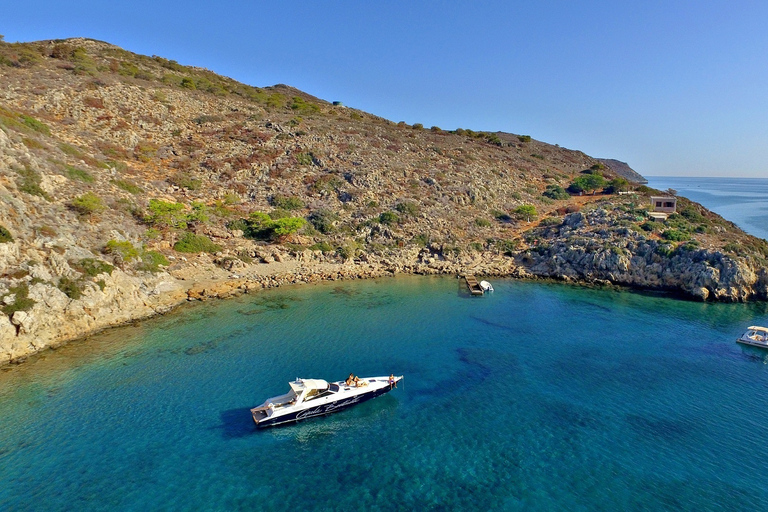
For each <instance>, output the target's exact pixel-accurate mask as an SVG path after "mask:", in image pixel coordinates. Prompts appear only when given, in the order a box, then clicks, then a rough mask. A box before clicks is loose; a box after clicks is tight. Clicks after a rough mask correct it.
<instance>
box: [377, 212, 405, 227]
mask: <svg viewBox="0 0 768 512" xmlns="http://www.w3.org/2000/svg"><path fill="white" fill-rule="evenodd" d="M379 222H380V223H381V224H384V225H387V226H391V225H393V224H397V223H398V222H400V217H398V216H397V214H396V213H394V212H383V213H382V214H381V215H379Z"/></svg>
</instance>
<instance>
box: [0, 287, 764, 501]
mask: <svg viewBox="0 0 768 512" xmlns="http://www.w3.org/2000/svg"><path fill="white" fill-rule="evenodd" d="M494 286H495V288H496V291H495V293H494V294H492V295H490V296H486V297H483V298H470V297H466V296H464V295H462V294H460V293H459V290H460V288H459V285H458V281H457V280H456V279H451V278H428V277H409V278H397V279H385V280H379V281H364V282H349V283H343V284H339V283H335V284H324V285H317V286H307V287H295V288H290V289H278V290H270V291H265V292H262V293H258V294H255V295H251V296H246V297H243V298H240V299H234V300H229V301H222V302H214V303H205V304H201V305H197V306H193V307H188V308H183V309H182V310H180V311H177V312H175V313H173V314H170V315H168V316H165V317H162V318H159V319H155V320H152V321H148V322H144V323H142V324H140V325H139V326H138V327H127V328H121V329H116V330H112V331H110V332H109V333H106V334H105V335H101V336H97V337H93V338H91V339H89V340H87V341H84V342H78V343H73V344H71V345H69V346H67V347H65V348H63V349H60V350H58V351H53V352H48V353H46V354H44V356H43V357H40V358H37V359H35V360H32V361H30V362H28V363H26V364H24V365H21V366H18V367H10V368H6V369H5V370H3V371H1V372H0V509H2V510H50V511H55V510H73V509H74V510H84V511H88V510H137V511H138V510H141V511H144V510H350V509H351V510H387V511H389V510H760V509H765V508H766V507H767V506H768V482H766V479H765V478H762V476H763V475H764V474H765V473H766V469H767V468H768V462H766V461H768V443H766V440H765V437H764V434H765V426H766V425H768V397H767V396H766V393H765V390H766V388H767V387H768V364H766V361H768V358H766V356H767V355H768V354H766V353H762V352H760V351H759V350H757V349H751V350H749V349H744V348H742V347H741V346H740V345H737V344H736V343H735V342H734V340H735V338H736V337H737V336H738V335H739V334H741V332H742V331H743V329H744V327H746V326H747V325H751V324H753V323H757V324H760V323H762V324H768V310H767V309H766V306H765V305H741V304H733V305H723V304H719V305H718V304H702V303H694V302H684V301H679V300H673V299H669V298H666V297H663V296H654V295H641V294H637V293H631V292H625V291H615V290H593V289H581V288H576V287H570V286H565V285H557V284H544V283H529V282H520V281H512V280H496V281H494ZM351 371H353V372H355V373H356V374H358V375H381V374H389V373H390V372H394V373H396V374H404V375H405V376H406V378H405V382H404V385H401V386H400V388H398V389H397V390H395V391H393V392H392V393H390V394H388V395H385V396H383V397H381V398H378V399H376V400H373V401H370V402H367V403H365V404H362V405H360V406H357V407H355V408H353V409H350V410H348V411H345V412H342V413H339V414H336V415H332V416H329V417H326V418H319V419H315V420H310V421H307V422H304V423H300V424H297V425H294V426H289V427H282V428H276V429H271V430H269V429H268V430H262V431H257V430H256V429H255V427H253V425H252V422H251V419H250V416H249V413H248V408H249V407H252V406H254V405H257V404H258V403H260V402H261V401H263V399H264V398H266V397H268V396H273V395H275V394H278V393H282V392H284V391H285V390H287V382H288V381H290V380H293V379H294V378H295V377H297V376H301V377H317V378H326V379H334V380H335V379H340V378H343V377H345V376H346V375H347V374H348V373H349V372H351Z"/></svg>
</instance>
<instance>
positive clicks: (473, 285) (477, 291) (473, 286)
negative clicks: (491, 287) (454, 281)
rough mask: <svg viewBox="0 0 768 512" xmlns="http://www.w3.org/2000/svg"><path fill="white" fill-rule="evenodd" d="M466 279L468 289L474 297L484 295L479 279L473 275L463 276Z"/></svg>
mask: <svg viewBox="0 0 768 512" xmlns="http://www.w3.org/2000/svg"><path fill="white" fill-rule="evenodd" d="M461 277H462V278H463V279H464V282H465V283H467V288H468V289H469V293H471V294H472V295H482V294H483V288H482V287H481V286H480V283H478V282H477V278H476V277H475V276H473V275H472V274H464V275H463V276H461Z"/></svg>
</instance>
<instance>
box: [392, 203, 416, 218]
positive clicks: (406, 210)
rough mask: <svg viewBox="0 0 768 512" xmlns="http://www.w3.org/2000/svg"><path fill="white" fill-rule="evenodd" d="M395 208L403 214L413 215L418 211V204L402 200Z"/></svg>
mask: <svg viewBox="0 0 768 512" xmlns="http://www.w3.org/2000/svg"><path fill="white" fill-rule="evenodd" d="M395 210H397V211H398V212H400V213H402V214H403V215H411V216H413V215H416V214H418V213H419V206H418V205H417V204H416V203H412V202H410V201H403V202H400V203H397V205H396V206H395Z"/></svg>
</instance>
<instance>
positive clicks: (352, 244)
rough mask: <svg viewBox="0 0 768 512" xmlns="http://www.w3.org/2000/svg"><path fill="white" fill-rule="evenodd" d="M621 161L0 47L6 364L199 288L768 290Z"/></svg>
mask: <svg viewBox="0 0 768 512" xmlns="http://www.w3.org/2000/svg"><path fill="white" fill-rule="evenodd" d="M610 162H611V161H599V160H597V159H594V158H591V157H589V156H587V155H585V154H584V153H582V152H579V151H573V150H568V149H564V148H561V147H559V146H553V145H549V144H545V143H543V142H539V141H536V140H534V139H532V138H531V137H530V136H527V135H513V134H506V133H489V132H481V131H474V130H470V129H457V130H453V131H446V130H443V129H440V128H439V127H429V128H426V127H424V126H421V125H419V124H416V125H407V124H405V123H402V122H401V123H396V122H393V121H389V120H386V119H382V118H379V117H376V116H373V115H371V114H368V113H366V112H362V111H359V110H355V109H352V108H347V107H345V106H343V105H341V104H332V103H329V102H326V101H323V100H320V99H318V98H314V97H312V96H309V95H307V94H305V93H302V92H301V91H298V90H296V89H293V88H290V87H287V86H280V85H278V86H274V87H266V88H256V87H250V86H247V85H243V84H240V83H238V82H236V81H234V80H231V79H228V78H225V77H221V76H219V75H216V74H214V73H212V72H210V71H208V70H205V69H201V68H195V67H188V66H182V65H180V64H178V63H176V62H174V61H169V60H166V59H163V58H161V57H146V56H141V55H135V54H132V53H130V52H127V51H124V50H122V49H120V48H117V47H115V46H112V45H109V44H107V43H102V42H98V41H92V40H86V39H70V40H57V41H42V42H36V43H23V44H19V43H15V44H9V43H2V42H0V309H1V310H2V313H0V363H2V362H7V361H13V360H21V359H23V358H24V357H25V356H26V355H28V354H30V353H34V352H36V351H38V350H40V349H42V348H45V347H48V346H55V345H57V344H59V343H62V342H65V341H67V340H70V339H74V338H77V337H80V336H83V335H85V334H87V333H89V332H93V331H95V330H98V329H101V328H104V327H106V326H109V325H115V324H119V323H123V322H126V321H129V320H132V319H136V318H142V317H146V316H148V315H151V314H155V313H157V312H162V311H165V310H166V309H167V308H169V307H172V306H174V305H176V304H178V303H180V302H181V301H184V300H188V299H190V298H193V299H197V298H204V297H207V296H226V295H230V294H236V293H243V292H246V291H249V290H252V289H258V288H261V287H265V286H276V285H280V284H283V283H293V282H305V281H314V280H320V279H338V278H351V277H368V276H377V275H391V274H395V273H398V272H410V273H459V272H468V271H472V272H476V273H483V274H493V275H515V276H541V277H551V278H558V279H567V280H578V281H600V282H603V281H605V282H612V283H617V284H628V285H633V286H640V287H651V288H664V289H671V290H676V291H680V292H683V293H685V294H688V295H690V296H692V297H697V298H700V299H709V300H712V299H717V300H729V301H733V300H751V299H761V300H762V299H766V298H767V297H768V277H767V276H766V269H765V266H766V257H768V246H766V243H765V241H762V240H759V239H756V238H754V237H751V236H748V235H746V234H744V233H742V232H741V231H740V230H738V229H737V228H736V227H735V226H733V225H732V224H730V223H728V222H726V221H724V220H723V219H722V218H720V217H718V216H716V215H714V214H712V213H711V212H708V211H706V210H704V209H703V208H702V207H700V206H699V205H696V204H693V203H690V202H688V201H686V200H684V199H682V198H681V199H680V201H679V205H680V212H679V214H678V215H675V216H673V217H671V218H670V219H669V221H668V222H667V224H661V223H652V222H650V221H649V220H648V218H647V215H646V207H647V204H648V197H647V196H648V195H650V194H651V193H653V192H654V191H652V190H651V189H648V188H646V187H642V186H638V184H637V183H634V184H633V183H632V182H631V181H630V182H628V180H626V179H624V178H622V176H629V177H630V178H631V177H632V175H631V174H628V173H626V172H623V171H617V170H614V169H613V167H614V166H613V165H611V164H610ZM630 171H631V169H630ZM638 176H639V175H638ZM640 178H642V177H640ZM566 189H569V190H570V191H571V193H570V194H569V193H568V192H566ZM579 191H581V192H579ZM619 191H634V193H632V194H626V195H615V194H614V193H615V192H619Z"/></svg>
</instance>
